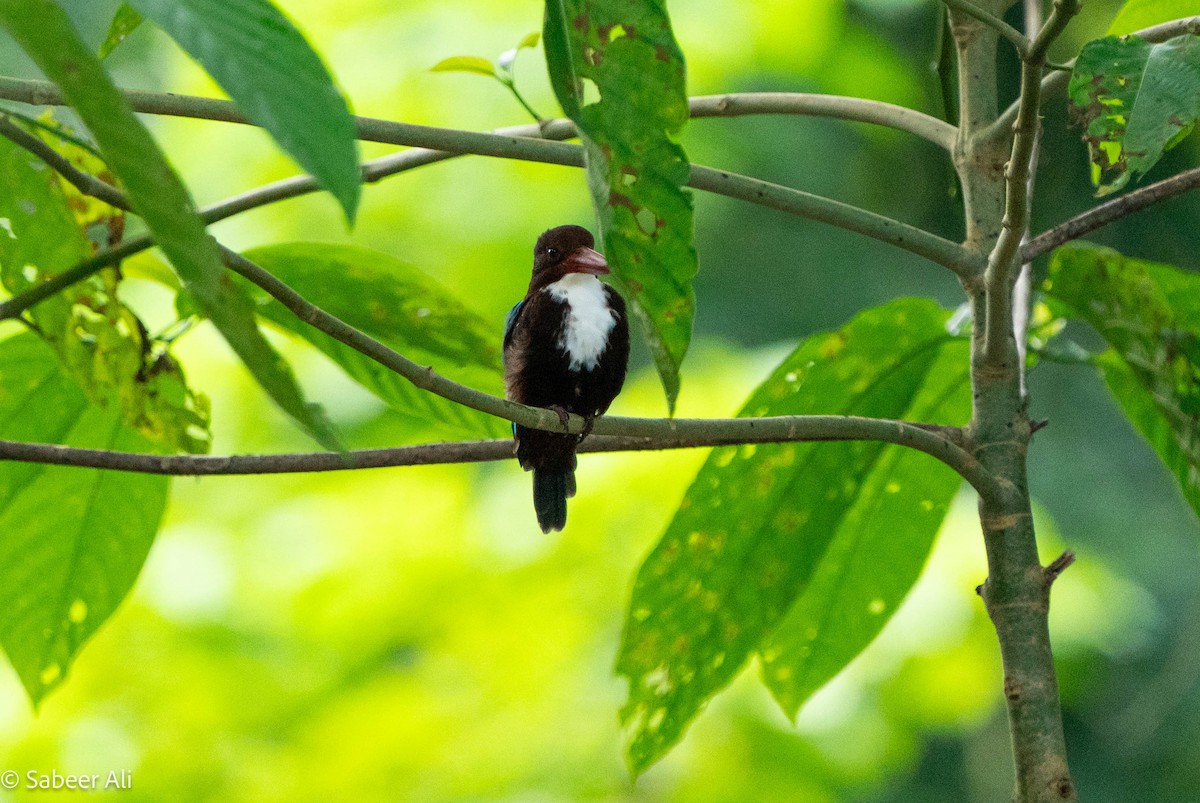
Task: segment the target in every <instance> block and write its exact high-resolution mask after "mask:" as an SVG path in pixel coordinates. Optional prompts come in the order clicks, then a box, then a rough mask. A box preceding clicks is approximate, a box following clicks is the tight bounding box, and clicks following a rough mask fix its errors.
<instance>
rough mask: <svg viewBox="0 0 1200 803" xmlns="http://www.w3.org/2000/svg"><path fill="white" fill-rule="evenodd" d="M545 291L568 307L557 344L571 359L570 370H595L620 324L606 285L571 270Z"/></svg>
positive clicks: (587, 275) (586, 274)
mask: <svg viewBox="0 0 1200 803" xmlns="http://www.w3.org/2000/svg"><path fill="white" fill-rule="evenodd" d="M546 292H548V293H549V294H550V295H551V296H552V297H553V298H554V299H555V300H557V301H561V302H563V303H564V304H566V306H567V312H566V315H565V316H564V318H563V329H562V335H561V336H560V337H559V341H558V345H559V346H560V347H561V348H562V349H563V351H565V352H566V353H567V356H568V357H570V358H571V364H570V366H569V367H570V369H571V370H572V371H579V370H584V371H591V370H593V369H594V368H595V367H596V365H597V363H599V362H600V354H601V353H602V352H603V351H604V347H605V346H607V345H608V334H609V332H611V331H612V329H613V326H615V325H616V323H617V316H616V315H615V314H613V311H612V308H611V307H609V306H608V296H607V294H606V293H605V291H604V285H603V284H601V283H600V280H599V279H597V278H596V277H595V276H592V275H591V274H589V273H568V274H567V275H566V276H564V277H562V278H561V279H559V280H558V281H557V282H555V283H554V284H551V285H549V286H547V287H546Z"/></svg>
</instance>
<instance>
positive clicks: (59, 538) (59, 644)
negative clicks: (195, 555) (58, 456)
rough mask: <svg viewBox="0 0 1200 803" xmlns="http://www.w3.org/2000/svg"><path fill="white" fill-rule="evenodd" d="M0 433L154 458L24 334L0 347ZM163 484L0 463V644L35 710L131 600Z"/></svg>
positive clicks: (162, 501) (115, 412) (114, 413)
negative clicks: (94, 637)
mask: <svg viewBox="0 0 1200 803" xmlns="http://www.w3.org/2000/svg"><path fill="white" fill-rule="evenodd" d="M0 437H3V438H6V439H14V440H24V441H43V442H50V443H65V444H68V445H71V446H81V447H88V448H94V449H120V450H129V451H137V452H153V451H156V448H155V445H154V444H152V443H150V442H149V441H147V440H146V439H145V438H142V437H141V436H140V435H138V434H137V433H136V432H135V431H133V430H132V429H130V428H129V427H128V426H126V425H125V424H124V423H122V421H121V413H120V410H119V409H118V408H116V407H114V406H109V407H101V406H98V405H95V404H92V403H90V402H89V401H88V399H87V397H86V396H85V395H84V394H83V392H82V391H81V390H80V389H79V386H78V385H77V384H76V383H75V382H74V381H73V380H72V379H71V378H70V377H69V376H68V375H67V374H66V373H65V372H64V371H63V370H62V369H61V367H60V365H59V363H58V360H57V359H56V358H55V356H54V354H53V352H52V351H51V350H50V348H49V347H48V346H47V345H46V344H45V343H43V342H42V341H41V340H40V339H39V338H37V337H36V336H34V335H32V334H22V335H18V336H16V337H11V338H8V339H7V340H4V341H3V342H2V343H0ZM168 487H169V482H168V479H167V478H166V477H157V476H153V475H148V474H132V473H123V472H117V471H99V470H94V469H79V468H71V467H65V466H45V465H36V464H32V463H13V462H6V463H3V464H0V646H3V648H4V651H5V652H6V653H7V654H8V658H9V660H10V661H11V662H12V665H13V667H14V668H15V669H16V670H17V674H18V676H19V677H20V678H21V682H22V683H23V684H24V686H25V690H26V691H27V692H28V694H29V697H30V699H31V700H33V702H34V704H35V705H37V704H38V703H40V702H41V700H42V699H44V698H45V696H46V695H47V694H48V693H49V692H50V691H51V690H53V689H54V688H55V687H56V686H57V685H59V684H60V683H62V682H63V680H64V679H65V678H66V676H67V673H68V672H69V671H70V667H71V664H72V662H73V661H74V660H75V657H76V655H77V654H78V652H79V650H80V648H81V647H82V646H83V644H84V642H86V641H87V639H88V638H89V637H91V635H92V634H93V633H95V632H96V630H97V629H98V628H99V627H100V625H101V624H103V623H104V622H105V620H107V619H108V617H109V616H111V615H112V612H113V611H114V610H115V609H116V607H117V605H119V604H120V602H121V600H122V599H124V598H125V596H126V595H127V594H128V593H129V589H130V588H132V586H133V583H134V580H135V579H136V578H137V575H138V572H140V571H141V568H142V564H143V563H144V562H145V560H146V554H147V553H148V551H149V549H150V545H151V543H152V542H153V540H154V535H155V533H156V532H157V530H158V524H159V521H160V519H161V518H162V514H163V510H164V508H165V507H166V501H167V489H168Z"/></svg>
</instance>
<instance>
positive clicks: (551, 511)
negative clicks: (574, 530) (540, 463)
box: [533, 469, 575, 533]
mask: <svg viewBox="0 0 1200 803" xmlns="http://www.w3.org/2000/svg"><path fill="white" fill-rule="evenodd" d="M574 495H575V472H574V471H573V470H569V471H547V470H545V469H534V472H533V509H534V510H535V511H536V512H537V520H538V524H539V525H540V526H541V528H542V532H544V533H549V532H554V531H555V530H561V529H562V528H563V527H565V526H567V499H568V498H570V497H572V496H574Z"/></svg>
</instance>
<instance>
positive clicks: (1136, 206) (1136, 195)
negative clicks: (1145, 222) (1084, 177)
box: [1021, 167, 1200, 262]
mask: <svg viewBox="0 0 1200 803" xmlns="http://www.w3.org/2000/svg"><path fill="white" fill-rule="evenodd" d="M1197 188H1200V167H1193V168H1192V169H1190V170H1184V171H1183V172H1182V173H1177V174H1175V175H1174V176H1170V177H1169V178H1164V179H1162V180H1161V181H1156V182H1154V183H1153V184H1147V185H1146V186H1145V187H1141V188H1140V189H1137V190H1134V191H1133V192H1130V193H1127V194H1125V195H1121V196H1118V197H1117V198H1113V199H1112V200H1111V201H1106V202H1105V203H1102V204H1100V205H1099V206H1097V207H1095V208H1093V209H1089V210H1088V211H1086V212H1084V213H1082V214H1080V215H1076V216H1075V217H1073V218H1071V219H1070V220H1066V221H1063V222H1062V223H1059V224H1058V225H1057V226H1054V227H1053V228H1050V229H1047V230H1046V231H1044V232H1042V233H1041V234H1039V235H1038V236H1036V237H1034V238H1033V239H1031V240H1029V241H1028V242H1026V243H1025V245H1024V246H1022V248H1021V258H1022V259H1024V260H1025V261H1026V262H1030V261H1032V260H1034V259H1036V258H1038V257H1040V256H1041V255H1042V254H1045V253H1047V252H1048V251H1052V250H1054V249H1055V248H1057V247H1058V246H1060V245H1062V244H1063V243H1066V242H1070V241H1071V240H1076V239H1079V238H1080V237H1082V236H1083V235H1085V234H1087V233H1089V232H1092V231H1095V230H1096V229H1098V228H1100V227H1101V226H1106V225H1108V224H1109V223H1112V222H1113V221H1115V220H1120V219H1121V218H1123V217H1126V216H1128V215H1132V214H1133V213H1134V212H1140V211H1141V210H1143V209H1145V208H1147V207H1149V206H1152V205H1153V204H1156V203H1158V202H1159V201H1164V200H1166V199H1168V198H1173V197H1175V196H1176V195H1180V194H1182V193H1185V192H1190V191H1191V190H1194V189H1197Z"/></svg>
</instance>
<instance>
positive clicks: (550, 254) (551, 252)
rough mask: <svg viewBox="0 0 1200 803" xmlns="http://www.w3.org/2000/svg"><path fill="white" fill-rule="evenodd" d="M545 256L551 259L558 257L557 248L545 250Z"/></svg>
mask: <svg viewBox="0 0 1200 803" xmlns="http://www.w3.org/2000/svg"><path fill="white" fill-rule="evenodd" d="M546 256H548V257H551V258H553V257H556V256H558V249H557V248H547V249H546Z"/></svg>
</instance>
